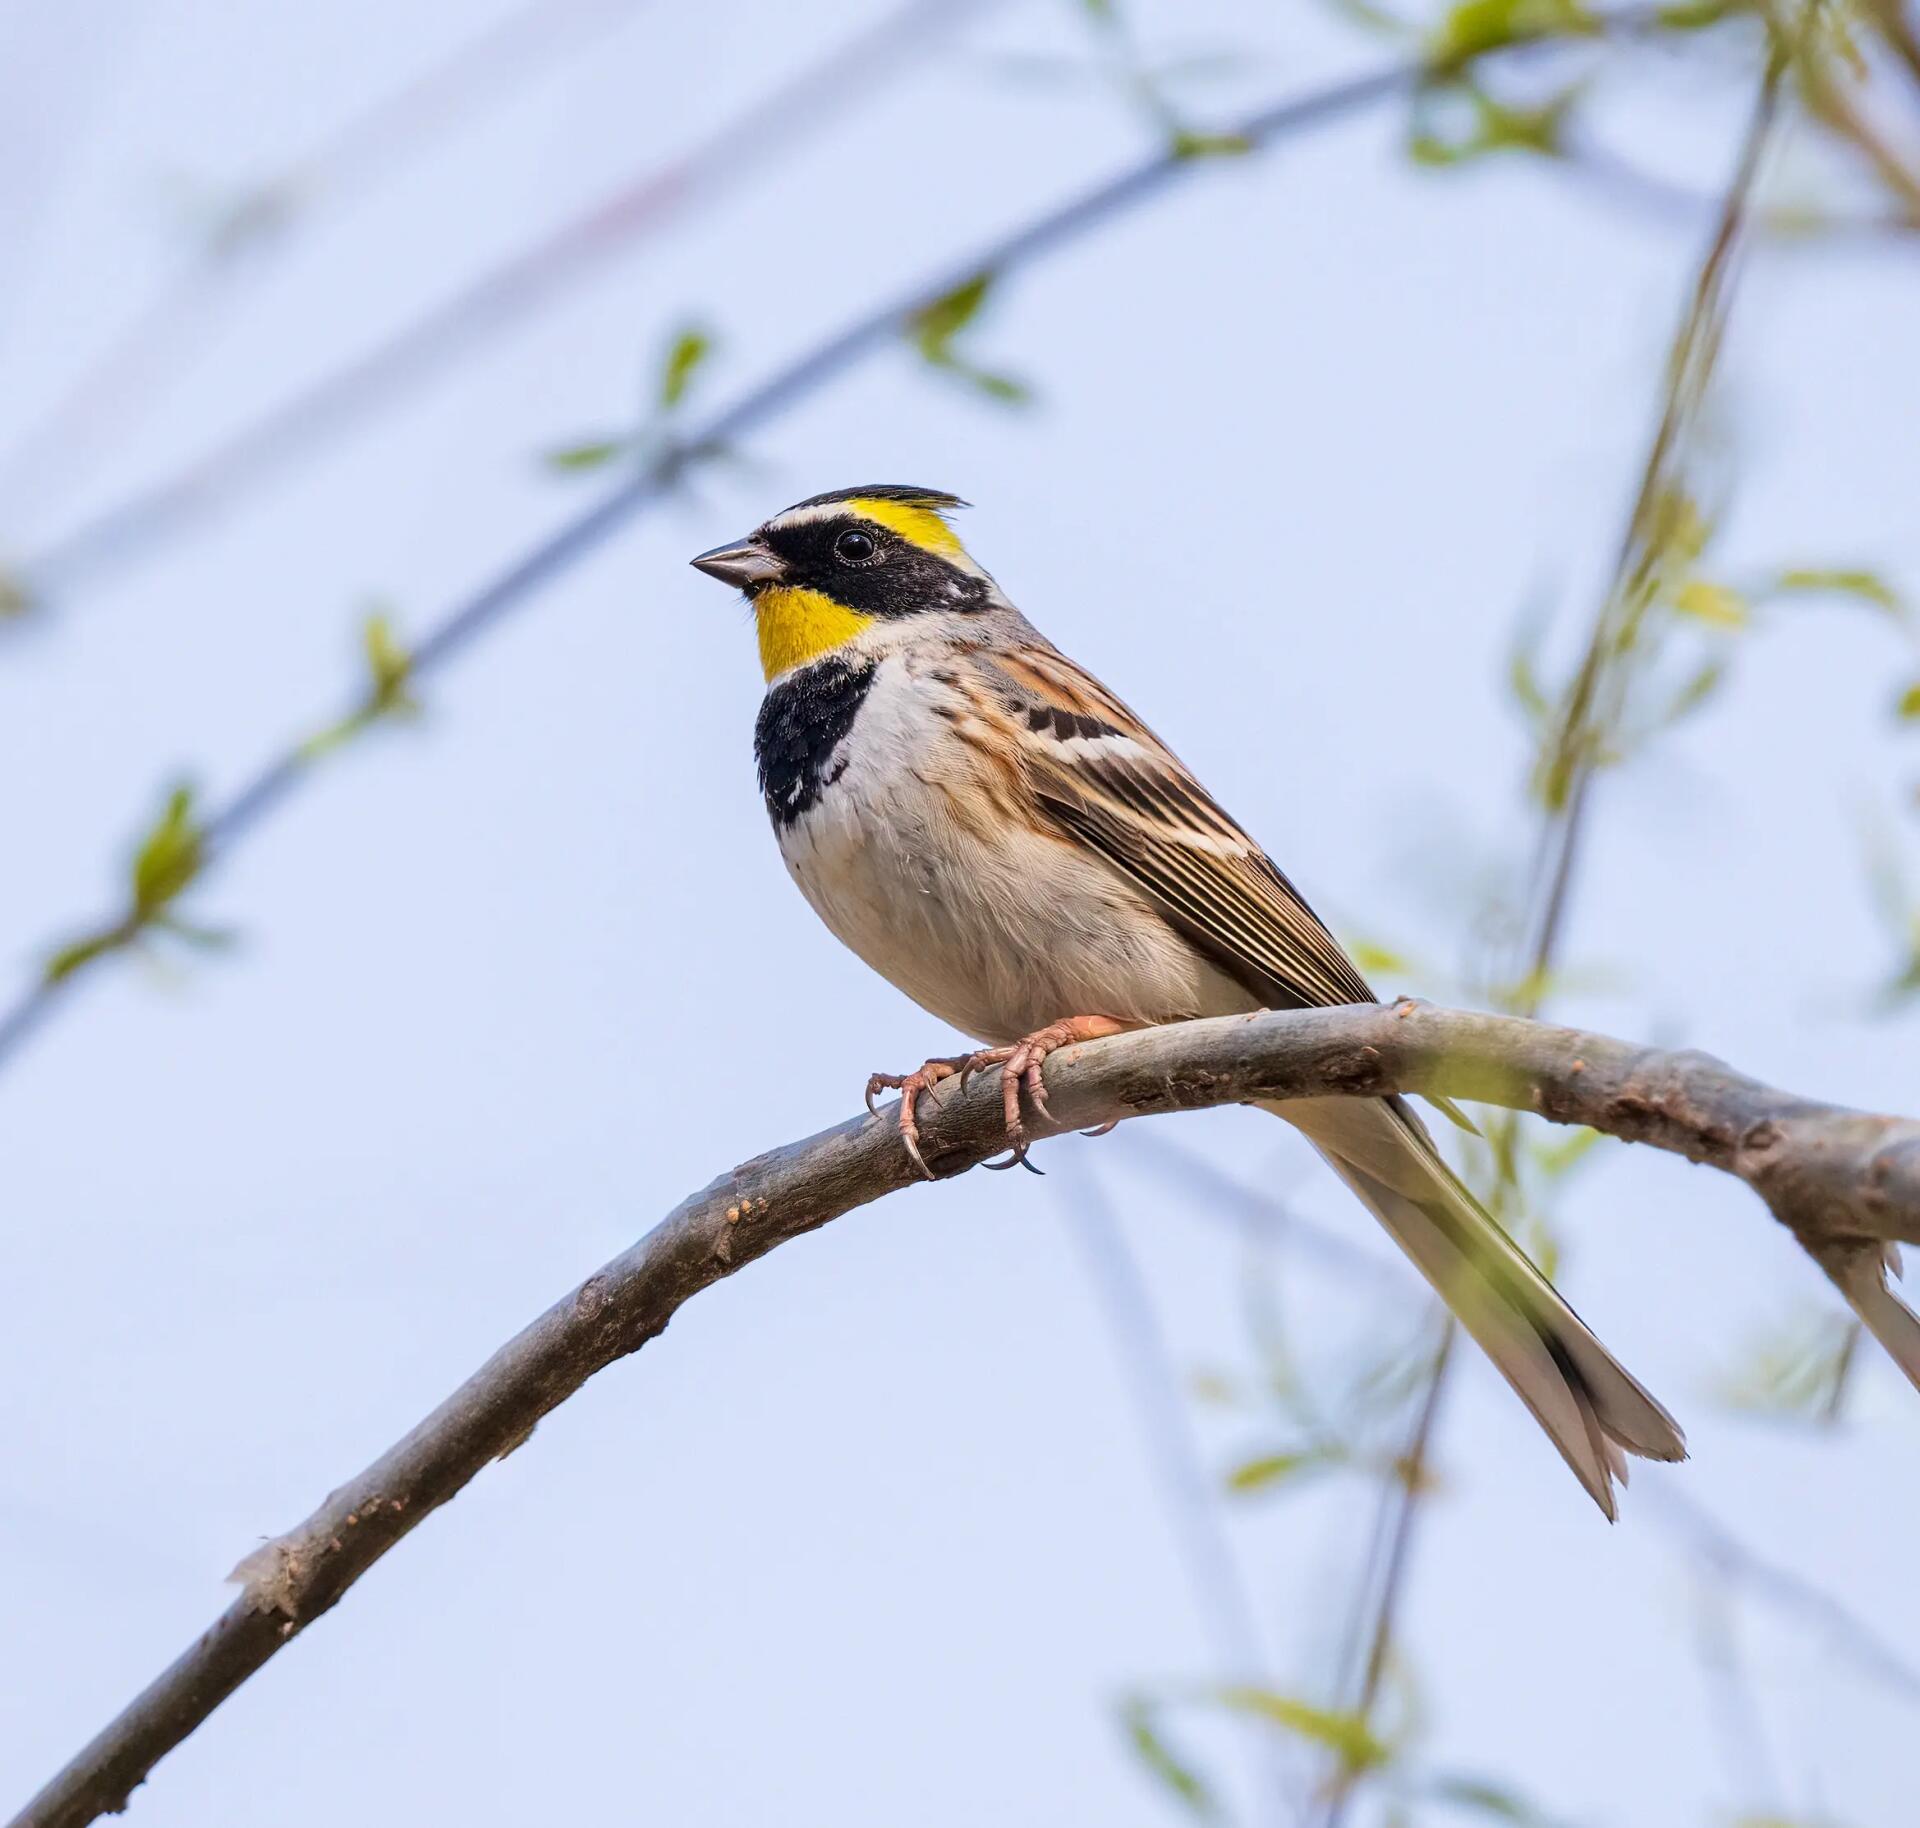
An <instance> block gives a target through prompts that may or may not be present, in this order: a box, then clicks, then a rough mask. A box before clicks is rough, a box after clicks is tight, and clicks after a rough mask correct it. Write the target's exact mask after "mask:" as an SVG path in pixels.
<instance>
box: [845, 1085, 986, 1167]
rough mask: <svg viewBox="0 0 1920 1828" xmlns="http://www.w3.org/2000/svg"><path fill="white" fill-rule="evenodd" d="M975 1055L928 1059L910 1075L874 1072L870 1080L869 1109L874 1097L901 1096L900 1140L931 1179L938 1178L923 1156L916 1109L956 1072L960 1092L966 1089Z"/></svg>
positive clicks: (872, 1105)
mask: <svg viewBox="0 0 1920 1828" xmlns="http://www.w3.org/2000/svg"><path fill="white" fill-rule="evenodd" d="M976 1057H977V1056H975V1055H973V1054H954V1055H951V1056H950V1057H948V1058H945V1059H940V1060H929V1061H928V1062H927V1063H926V1064H925V1065H924V1066H922V1067H919V1068H918V1069H916V1070H915V1071H914V1072H911V1073H874V1074H873V1075H872V1076H871V1077H870V1078H869V1079H868V1080H867V1109H868V1110H869V1111H871V1110H872V1109H873V1108H874V1103H873V1101H874V1098H875V1097H876V1096H877V1095H878V1094H879V1093H881V1092H898V1093H899V1094H900V1140H901V1141H902V1142H903V1143H905V1144H906V1147H907V1154H908V1155H909V1156H911V1157H912V1158H913V1165H914V1166H915V1167H916V1168H918V1169H919V1170H920V1172H921V1173H922V1174H924V1175H925V1176H926V1177H927V1179H928V1180H935V1179H937V1178H938V1177H937V1176H936V1175H935V1174H934V1172H933V1170H932V1169H931V1168H929V1167H928V1166H927V1162H926V1157H925V1156H923V1155H922V1154H921V1153H920V1125H919V1122H918V1120H917V1116H916V1113H915V1109H914V1107H915V1106H916V1105H917V1104H918V1103H919V1102H920V1094H921V1093H922V1092H929V1091H931V1090H932V1089H933V1088H934V1087H935V1086H936V1085H938V1084H939V1083H940V1081H941V1080H943V1079H951V1078H952V1077H953V1076H954V1075H955V1074H956V1073H958V1074H960V1075H962V1077H961V1080H960V1089H961V1090H962V1091H965V1090H966V1087H967V1082H966V1078H965V1075H966V1074H968V1073H970V1072H971V1071H972V1070H973V1067H972V1062H973V1061H974V1059H975V1058H976Z"/></svg>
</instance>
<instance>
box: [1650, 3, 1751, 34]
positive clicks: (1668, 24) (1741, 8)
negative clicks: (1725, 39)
mask: <svg viewBox="0 0 1920 1828" xmlns="http://www.w3.org/2000/svg"><path fill="white" fill-rule="evenodd" d="M1747 11H1748V9H1747V7H1746V5H1745V4H1744V0H1676V3H1675V4H1674V5H1672V6H1663V7H1662V8H1661V9H1660V11H1659V14H1658V21H1659V24H1660V26H1661V27H1662V28H1663V29H1664V30H1666V31H1669V32H1704V31H1706V30H1708V29H1709V28H1710V27H1712V26H1716V25H1719V24H1720V23H1721V22H1722V21H1723V20H1727V19H1731V18H1733V17H1735V16H1736V15H1738V16H1740V17H1742V18H1744V17H1745V16H1746V14H1747Z"/></svg>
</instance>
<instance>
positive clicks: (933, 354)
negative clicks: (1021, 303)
mask: <svg viewBox="0 0 1920 1828" xmlns="http://www.w3.org/2000/svg"><path fill="white" fill-rule="evenodd" d="M992 289H993V274H992V273H991V272H987V273H976V274H975V275H974V276H973V277H972V278H971V279H968V280H963V281H962V282H961V283H960V284H959V285H957V286H955V287H954V289H953V290H952V291H951V292H948V293H946V294H945V295H944V296H942V297H940V298H936V299H935V300H934V301H933V302H932V303H931V304H928V305H922V306H921V307H920V309H919V310H918V311H916V312H914V314H913V315H912V316H911V317H910V318H908V319H907V334H908V335H909V336H910V337H911V338H912V339H913V342H914V346H915V347H916V348H917V349H918V350H919V351H920V353H921V354H922V355H923V356H925V357H926V358H927V360H928V361H930V362H945V361H947V360H949V359H950V356H951V350H952V344H953V339H954V338H955V337H956V336H958V335H959V334H960V332H961V331H963V330H964V329H966V327H967V326H968V325H969V324H970V323H972V322H973V320H974V319H975V318H976V317H978V316H979V315H980V308H981V306H982V305H984V304H985V303H986V302H987V294H988V293H989V292H990V291H991V290H992Z"/></svg>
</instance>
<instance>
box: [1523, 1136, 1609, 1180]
mask: <svg viewBox="0 0 1920 1828" xmlns="http://www.w3.org/2000/svg"><path fill="white" fill-rule="evenodd" d="M1599 1140H1600V1132H1599V1131H1598V1130H1590V1129H1588V1128H1587V1126H1586V1125H1585V1124H1576V1125H1575V1126H1574V1127H1573V1128H1572V1129H1568V1130H1561V1131H1557V1132H1556V1133H1555V1134H1554V1135H1553V1136H1551V1137H1548V1138H1545V1139H1543V1140H1541V1141H1538V1142H1536V1143H1535V1144H1534V1145H1533V1159H1534V1162H1535V1164H1536V1165H1537V1166H1538V1168H1539V1169H1540V1172H1541V1173H1542V1174H1544V1175H1545V1176H1546V1177H1547V1179H1548V1180H1558V1179H1559V1178H1560V1177H1561V1176H1562V1175H1564V1174H1567V1173H1569V1172H1570V1171H1571V1170H1573V1169H1574V1168H1576V1167H1578V1166H1579V1165H1580V1163H1581V1162H1583V1161H1585V1160H1586V1158H1587V1156H1588V1155H1589V1154H1590V1153H1591V1152H1592V1150H1593V1147H1594V1145H1595V1144H1596V1143H1597V1142H1599Z"/></svg>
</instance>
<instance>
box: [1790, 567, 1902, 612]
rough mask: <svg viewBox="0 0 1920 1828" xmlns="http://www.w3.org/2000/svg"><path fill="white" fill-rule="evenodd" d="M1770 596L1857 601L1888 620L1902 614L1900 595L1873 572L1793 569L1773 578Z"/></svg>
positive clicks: (1839, 569) (1814, 568) (1810, 568)
mask: <svg viewBox="0 0 1920 1828" xmlns="http://www.w3.org/2000/svg"><path fill="white" fill-rule="evenodd" d="M1770 594H1772V595H1776V596H1795V595H1805V596H1842V597H1857V598H1858V599H1859V600H1860V601H1861V602H1863V603H1870V604H1872V605H1873V607H1874V608H1875V609H1884V610H1885V611H1886V612H1887V613H1888V614H1889V615H1892V616H1897V615H1900V614H1902V613H1903V610H1904V605H1903V604H1902V602H1901V598H1900V593H1899V592H1898V591H1897V590H1895V589H1894V588H1893V586H1892V585H1891V584H1889V583H1888V582H1887V581H1886V579H1885V578H1883V577H1882V576H1881V575H1880V574H1879V573H1878V572H1877V571H1861V570H1848V569H1845V568H1838V569H1822V568H1817V567H1795V568H1791V569H1789V570H1786V571H1783V572H1781V573H1780V574H1779V576H1778V577H1776V578H1774V580H1773V581H1772V584H1771V586H1770Z"/></svg>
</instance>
